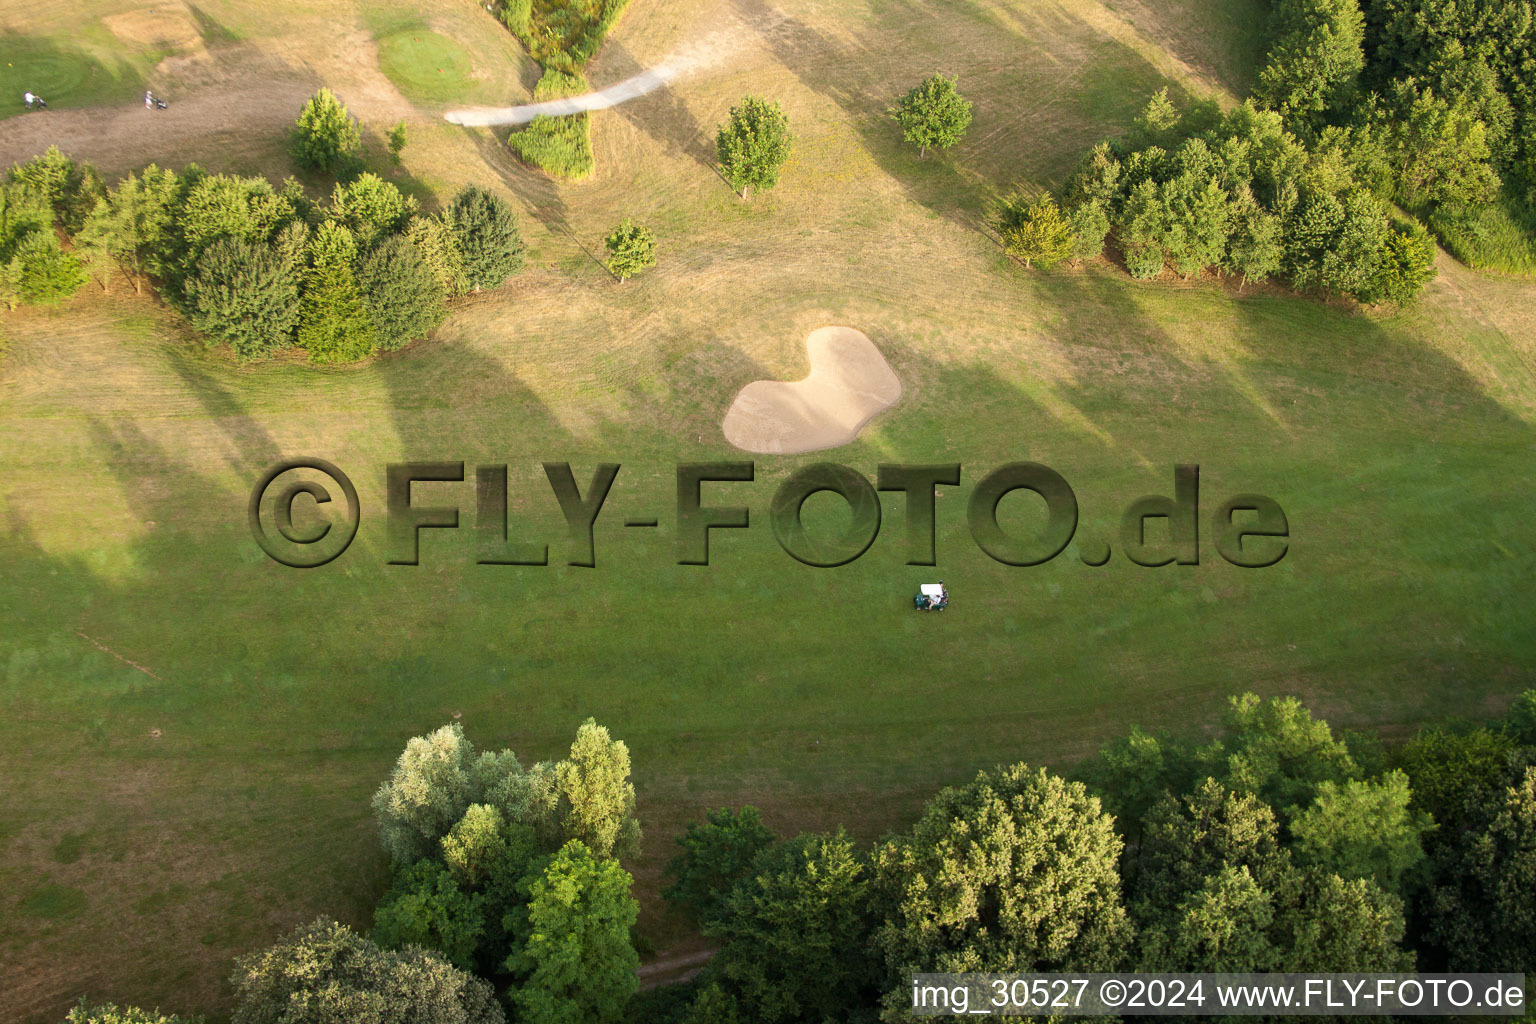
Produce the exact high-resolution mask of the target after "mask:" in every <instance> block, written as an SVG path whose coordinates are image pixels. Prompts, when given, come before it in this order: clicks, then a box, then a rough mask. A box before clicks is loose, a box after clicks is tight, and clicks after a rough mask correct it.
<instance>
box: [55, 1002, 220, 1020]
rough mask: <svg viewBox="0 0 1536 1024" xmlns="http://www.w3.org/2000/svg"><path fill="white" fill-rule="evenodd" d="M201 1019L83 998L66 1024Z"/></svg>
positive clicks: (72, 1011)
mask: <svg viewBox="0 0 1536 1024" xmlns="http://www.w3.org/2000/svg"><path fill="white" fill-rule="evenodd" d="M199 1019H200V1018H196V1017H178V1016H176V1015H174V1014H169V1015H167V1014H163V1013H161V1012H160V1011H159V1010H141V1009H139V1008H138V1007H137V1006H115V1005H113V1004H112V1003H97V1004H96V1005H94V1006H92V1005H91V1004H89V1003H87V1002H86V1001H85V1000H84V999H82V1000H80V1004H79V1005H78V1006H76V1007H74V1008H73V1009H71V1010H70V1011H69V1015H68V1016H66V1017H65V1018H64V1024H196V1022H197V1021H198V1020H199Z"/></svg>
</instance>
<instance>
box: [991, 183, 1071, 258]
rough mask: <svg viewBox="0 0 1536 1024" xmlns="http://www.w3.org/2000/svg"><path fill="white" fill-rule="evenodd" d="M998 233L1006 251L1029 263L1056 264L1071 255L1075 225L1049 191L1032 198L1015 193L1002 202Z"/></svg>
mask: <svg viewBox="0 0 1536 1024" xmlns="http://www.w3.org/2000/svg"><path fill="white" fill-rule="evenodd" d="M998 233H999V234H1000V235H1001V236H1002V239H1003V251H1004V252H1006V253H1007V254H1008V255H1009V256H1012V257H1013V258H1014V259H1016V260H1018V261H1020V262H1021V263H1023V264H1024V265H1025V266H1026V267H1030V266H1034V265H1035V264H1037V263H1038V264H1039V265H1040V266H1042V267H1053V266H1055V265H1056V264H1058V263H1060V262H1061V261H1062V260H1064V259H1066V258H1067V257H1068V256H1070V255H1072V249H1073V245H1074V244H1075V241H1076V239H1075V238H1074V236H1073V233H1072V225H1071V224H1069V223H1068V222H1067V219H1066V218H1065V217H1063V216H1062V215H1061V211H1060V210H1059V209H1057V208H1056V200H1055V199H1053V198H1052V197H1051V196H1050V195H1049V194H1046V195H1043V196H1041V197H1040V198H1039V199H1035V200H1029V199H1026V198H1024V197H1023V196H1021V195H1019V194H1017V193H1015V194H1013V195H1010V196H1008V197H1006V198H1005V199H1004V200H1003V202H1002V211H1001V214H1000V216H999V218H998Z"/></svg>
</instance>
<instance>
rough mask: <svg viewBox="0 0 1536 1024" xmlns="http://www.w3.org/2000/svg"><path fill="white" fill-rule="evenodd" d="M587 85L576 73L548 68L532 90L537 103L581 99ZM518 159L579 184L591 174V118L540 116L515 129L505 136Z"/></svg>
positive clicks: (585, 115) (585, 116) (577, 115)
mask: <svg viewBox="0 0 1536 1024" xmlns="http://www.w3.org/2000/svg"><path fill="white" fill-rule="evenodd" d="M589 89H590V86H588V85H587V80H586V79H585V78H583V77H582V76H581V73H580V72H576V71H557V70H554V69H550V70H547V71H545V72H544V77H542V78H540V79H539V83H538V84H537V85H535V86H534V87H533V98H534V100H535V101H536V102H539V101H543V100H556V99H560V98H561V97H564V96H580V95H581V94H582V93H584V92H587V91H588V90H589ZM507 145H509V146H511V147H512V152H514V153H516V154H517V156H518V158H519V159H520V160H523V161H524V162H525V163H530V164H532V165H534V166H535V167H538V168H540V169H541V170H544V171H548V172H549V173H550V174H553V175H556V176H558V177H561V178H565V179H567V180H569V181H580V180H581V179H582V178H585V177H586V176H587V175H589V174H591V173H592V169H593V166H594V165H593V161H592V117H591V115H590V114H587V113H585V112H583V113H580V114H570V115H568V116H565V117H546V116H542V115H541V116H539V117H536V118H534V119H533V120H532V121H531V122H529V124H528V127H526V128H518V129H514V130H513V131H512V134H511V135H509V136H508V137H507Z"/></svg>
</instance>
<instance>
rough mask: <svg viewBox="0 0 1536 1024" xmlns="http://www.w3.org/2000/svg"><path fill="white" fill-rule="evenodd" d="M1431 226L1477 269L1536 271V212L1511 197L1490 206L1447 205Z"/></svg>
mask: <svg viewBox="0 0 1536 1024" xmlns="http://www.w3.org/2000/svg"><path fill="white" fill-rule="evenodd" d="M1429 227H1430V230H1432V231H1433V232H1434V233H1435V234H1436V235H1437V236H1439V238H1440V242H1441V244H1443V245H1444V246H1445V247H1446V249H1447V250H1449V252H1450V253H1451V255H1452V256H1455V257H1456V258H1457V259H1459V260H1461V262H1463V263H1465V264H1466V265H1467V266H1469V267H1471V268H1472V269H1473V270H1493V271H1498V272H1500V273H1505V274H1519V275H1533V274H1536V212H1533V211H1532V210H1531V208H1530V207H1529V206H1528V205H1526V204H1525V203H1523V202H1521V201H1519V200H1517V199H1514V198H1512V197H1510V196H1505V197H1503V198H1502V199H1501V200H1500V201H1499V202H1494V203H1489V204H1487V205H1486V206H1443V207H1441V208H1440V209H1438V210H1436V211H1435V212H1434V213H1432V214H1430V216H1429Z"/></svg>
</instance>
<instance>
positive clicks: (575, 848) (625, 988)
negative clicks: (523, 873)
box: [506, 840, 640, 1024]
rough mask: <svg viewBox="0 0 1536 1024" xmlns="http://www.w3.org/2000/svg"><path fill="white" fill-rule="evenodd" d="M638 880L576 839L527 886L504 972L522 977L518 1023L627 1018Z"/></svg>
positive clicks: (587, 1023)
mask: <svg viewBox="0 0 1536 1024" xmlns="http://www.w3.org/2000/svg"><path fill="white" fill-rule="evenodd" d="M633 882H634V880H633V879H632V878H630V875H629V872H627V871H625V870H624V869H623V868H621V867H619V865H618V864H617V863H616V862H615V861H612V860H603V859H599V858H597V857H594V856H592V853H591V851H589V850H588V849H587V848H586V847H585V846H584V845H582V844H581V843H580V842H579V841H576V840H572V841H571V842H569V843H567V844H565V846H564V847H563V848H562V849H561V850H560V852H559V853H557V854H556V855H555V856H554V857H553V858H551V859H550V861H549V864H548V866H547V867H545V868H544V870H543V871H542V872H541V873H540V874H539V875H537V876H536V877H535V878H534V879H533V881H532V882H531V883H530V885H529V887H528V896H529V899H528V907H527V916H526V920H525V921H523V922H521V927H519V929H518V932H519V934H517V935H515V936H514V941H515V945H514V947H513V950H512V953H511V955H510V956H508V957H507V962H506V968H507V970H509V971H511V972H513V973H514V974H515V975H517V976H518V977H519V979H520V980H519V983H518V985H517V986H516V989H515V991H514V993H513V995H512V1002H513V1004H514V1005H515V1006H516V1007H517V1010H518V1020H520V1021H528V1022H531V1024H608V1022H617V1021H619V1020H620V1019H622V1015H623V1011H624V1005H625V1003H626V1002H627V1001H628V999H629V997H630V996H631V995H633V994H634V991H635V988H636V985H637V982H636V981H635V968H636V967H637V966H638V965H639V962H640V958H639V957H638V956H637V955H636V954H635V948H634V946H633V945H632V944H631V943H630V939H629V930H630V928H631V927H633V926H634V923H635V918H636V916H637V915H638V914H639V909H640V908H639V904H637V903H636V902H635V899H634V897H633V896H631V895H630V891H629V890H630V886H631V885H632V884H633Z"/></svg>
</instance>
